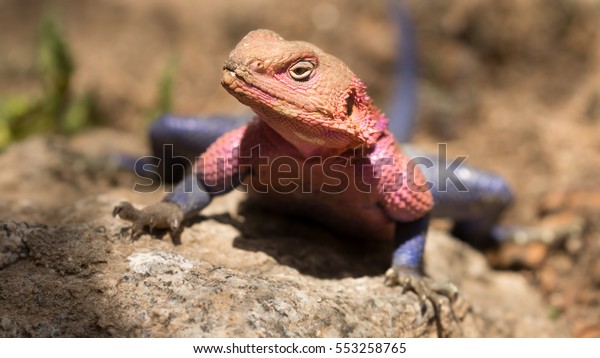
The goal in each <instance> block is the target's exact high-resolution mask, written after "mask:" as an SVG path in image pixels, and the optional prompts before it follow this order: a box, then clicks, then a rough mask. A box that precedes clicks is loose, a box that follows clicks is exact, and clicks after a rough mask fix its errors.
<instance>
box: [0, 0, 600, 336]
mask: <svg viewBox="0 0 600 358" xmlns="http://www.w3.org/2000/svg"><path fill="white" fill-rule="evenodd" d="M407 3H408V7H409V9H410V11H411V14H412V16H413V20H414V23H415V26H416V35H417V43H418V45H419V62H420V87H419V99H420V102H419V103H420V104H419V118H420V121H419V128H418V130H417V133H416V138H415V142H416V143H417V144H418V145H420V146H421V147H423V148H426V149H432V150H435V148H436V145H437V143H440V142H445V143H448V149H449V152H450V154H452V155H468V162H469V163H470V164H474V165H478V166H481V167H484V168H487V169H489V170H493V171H496V172H498V173H500V174H502V175H504V176H505V177H506V178H507V179H508V181H509V182H510V184H511V185H512V187H513V188H514V190H515V194H516V201H515V203H514V205H513V206H512V208H511V209H510V211H509V212H508V213H507V215H506V216H505V218H504V223H505V224H512V225H532V226H535V225H540V224H542V225H546V224H547V225H558V224H556V220H557V219H556V218H557V217H559V216H555V217H550V218H549V217H548V216H544V215H549V214H556V213H560V215H564V216H562V217H563V218H565V217H567V218H570V219H564V220H567V221H568V220H571V221H568V222H569V223H572V222H581V223H583V224H582V225H581V229H580V230H571V231H568V233H567V234H566V235H563V236H561V237H558V238H556V239H555V240H554V241H552V242H546V243H543V244H532V245H525V246H522V245H521V246H517V247H516V249H514V250H516V254H514V253H513V252H514V251H510V252H509V253H508V254H506V253H505V255H506V256H508V259H506V258H504V260H505V261H506V260H509V261H510V260H514V258H515V257H518V258H519V260H520V261H519V265H516V270H515V267H514V266H515V265H512V266H513V267H511V268H512V269H513V270H493V269H490V268H489V264H488V263H487V262H486V261H485V259H484V255H483V254H481V253H479V252H476V251H474V250H472V249H470V248H469V247H466V246H465V245H463V244H461V243H459V242H457V241H456V240H454V239H452V238H450V237H449V235H448V234H447V232H446V231H444V228H445V225H444V223H435V225H434V228H435V229H434V230H433V232H432V234H431V236H430V238H429V243H428V245H429V246H428V247H427V257H426V259H427V270H428V272H429V274H430V275H431V276H432V277H434V278H436V279H440V280H450V281H452V282H455V283H457V284H458V286H459V287H460V289H461V292H462V297H461V300H460V302H458V303H456V304H455V305H454V306H453V307H454V310H455V311H456V312H455V316H457V320H453V319H452V315H451V314H450V313H449V307H450V306H449V305H448V304H447V303H445V305H444V311H443V314H442V323H443V327H444V335H449V336H502V337H505V336H508V337H513V336H520V337H522V336H575V337H584V336H585V337H590V336H593V337H600V320H599V319H598V317H600V266H599V264H598V260H597V257H599V255H600V240H598V239H599V235H600V226H599V225H600V221H599V220H598V217H599V215H598V213H599V212H600V200H598V197H600V195H599V194H598V193H599V192H600V181H599V180H598V179H597V178H598V177H599V174H600V155H599V154H600V136H599V135H598V133H599V132H598V125H599V121H600V110H599V108H600V105H599V103H600V100H599V98H600V68H599V65H598V64H600V61H599V57H598V56H599V55H600V46H599V45H600V43H599V42H600V38H599V34H598V31H599V30H598V29H597V26H596V24H597V23H598V21H599V20H600V4H598V2H597V1H592V0H578V1H570V2H561V1H544V0H534V1H528V2H523V1H517V0H513V1H503V2H485V1H470V0H461V1H454V2H446V1H442V0H439V1H437V0H436V1H428V2H422V1H417V0H415V1H407ZM45 11H51V12H52V13H54V14H55V16H56V17H57V18H58V19H59V24H60V26H61V28H62V29H63V30H64V33H65V35H66V38H67V41H68V43H69V44H70V45H71V48H72V50H73V55H74V58H75V60H76V64H77V69H76V75H75V78H74V84H75V89H74V90H75V91H76V92H83V91H85V90H88V89H93V90H95V93H96V94H97V96H98V98H99V101H100V107H101V110H102V114H103V118H104V120H105V122H106V123H107V125H108V126H109V127H110V128H111V129H102V130H94V131H90V132H87V133H83V134H80V135H79V136H76V137H74V138H72V139H66V138H60V137H59V138H55V137H37V138H32V139H28V140H26V141H25V142H23V143H18V144H15V145H13V146H11V147H10V148H8V149H7V150H5V151H4V152H2V153H0V163H1V165H2V168H9V169H10V170H3V171H2V172H0V193H1V194H0V220H2V224H1V225H2V228H3V230H2V235H0V248H1V250H0V258H1V260H0V336H435V335H437V333H438V332H437V328H436V324H435V320H432V319H431V317H430V316H429V312H427V310H425V312H422V311H421V309H420V308H419V305H418V302H417V300H416V298H415V297H413V296H412V295H410V294H408V295H401V294H400V293H399V291H397V290H396V291H395V290H390V289H387V288H385V287H383V285H382V273H383V270H385V260H384V259H381V256H384V255H385V250H380V249H378V248H369V252H370V253H372V254H371V255H369V256H367V257H365V255H362V253H363V251H364V250H365V249H364V248H363V247H353V246H351V245H350V247H346V246H347V245H345V244H343V243H340V241H339V238H336V237H334V236H333V235H332V234H330V233H327V232H324V231H323V230H321V229H319V228H315V227H313V226H311V225H309V224H305V223H301V222H297V221H296V220H291V219H289V218H285V217H280V216H275V219H273V217H272V215H273V214H272V213H264V212H257V213H252V212H250V213H249V212H243V211H241V212H240V211H239V210H238V209H237V207H238V204H239V203H240V201H243V197H241V196H240V195H239V194H237V193H234V194H233V195H230V196H227V197H224V198H223V199H222V200H219V201H217V202H216V203H214V204H211V207H209V208H207V211H206V212H205V213H203V215H204V218H202V219H199V220H198V221H196V222H193V223H190V224H189V226H187V227H186V230H185V231H184V236H183V238H182V245H179V246H174V245H173V244H172V243H171V242H170V241H169V240H168V238H162V240H157V239H155V238H152V237H151V236H148V235H145V236H143V237H141V238H140V239H139V240H137V241H134V242H132V241H130V240H129V237H128V232H127V225H126V223H125V222H122V221H119V220H118V219H114V218H112V217H111V215H110V214H111V210H112V207H113V206H114V205H115V204H116V203H118V202H119V201H120V200H130V201H132V202H134V203H136V204H137V205H140V206H143V205H147V204H150V203H152V202H155V201H157V200H159V199H160V197H161V195H162V192H163V190H162V189H161V190H157V191H156V192H153V193H145V194H144V193H134V192H133V191H132V190H131V188H132V186H133V183H134V181H135V180H136V178H135V176H133V175H132V174H131V173H128V172H123V171H120V170H117V169H115V168H114V167H112V166H111V164H110V161H108V160H107V158H108V157H109V156H110V155H111V154H115V153H119V152H126V153H133V154H143V153H146V152H147V145H146V143H145V134H144V127H145V124H144V115H145V113H147V112H146V109H147V108H148V107H150V106H151V105H152V103H153V102H154V101H155V99H156V95H157V93H156V92H157V83H158V81H159V79H160V77H161V74H162V72H163V70H164V68H165V67H166V66H167V65H168V63H169V61H171V59H172V58H173V57H174V56H175V58H176V63H177V67H176V76H175V91H174V92H175V93H174V95H175V97H174V108H175V111H176V112H178V113H182V114H195V113H247V111H248V110H247V109H246V108H245V107H243V106H242V105H240V104H238V103H237V102H236V101H235V100H234V99H233V98H231V97H230V96H229V95H228V94H227V93H226V92H225V91H223V90H222V89H221V88H220V86H219V76H220V68H221V66H222V62H223V59H224V58H225V57H226V55H227V53H228V52H229V51H230V50H231V48H233V46H234V45H235V43H236V42H237V41H238V40H239V39H240V38H241V37H242V36H243V35H244V34H245V33H246V32H248V31H249V30H251V29H255V28H261V27H262V28H270V29H272V30H275V31H277V32H278V33H280V34H282V35H283V36H284V37H286V38H290V39H302V40H306V41H310V42H313V43H315V44H317V45H318V46H320V47H322V48H323V49H326V50H327V51H328V52H330V53H333V54H335V55H336V56H338V57H340V58H342V59H343V60H344V61H346V62H347V63H348V64H349V66H350V67H351V68H352V69H353V70H354V71H355V72H356V73H357V74H358V75H359V76H360V77H361V78H363V79H364V80H365V82H366V83H367V84H368V86H369V93H370V94H371V95H372V96H373V97H374V99H375V101H376V103H377V104H379V105H380V106H381V107H383V108H385V106H386V100H387V98H388V97H387V95H388V94H389V93H390V85H391V76H390V75H389V74H390V73H391V71H392V68H393V63H394V50H393V44H394V36H395V35H394V27H393V25H392V24H391V23H390V22H389V19H388V18H387V17H386V16H387V11H386V8H385V6H383V5H381V4H380V3H376V2H375V3H372V2H362V1H345V2H342V1H328V2H321V1H302V2H285V3H282V2H277V1H267V0H261V1H249V0H248V1H235V2H234V1H231V2H228V1H223V2H218V3H217V2H205V1H198V2H194V3H190V2H187V1H183V0H181V1H179V0H178V1H171V2H169V3H168V4H167V3H164V2H161V1H154V0H151V1H144V2H125V1H118V0H106V1H103V2H92V1H78V2H73V1H38V2H22V1H17V0H8V1H3V2H2V3H1V4H0V29H1V30H2V31H0V47H1V48H2V49H3V51H2V52H3V55H2V56H0V77H1V78H2V80H1V81H0V96H5V95H12V94H25V95H39V94H40V92H41V90H40V88H39V83H38V81H37V79H36V77H35V71H34V66H35V48H36V45H35V44H36V40H35V39H36V29H37V27H38V24H39V21H40V18H41V16H42V14H43V13H44V12H45ZM323 13H325V14H328V16H326V17H323V15H322V14H323ZM569 198H580V199H579V200H575V199H573V200H569ZM559 218H560V217H559ZM553 220H554V223H552V222H553ZM558 220H560V219H558ZM548 223H552V224H548ZM511 250H512V249H511ZM380 251H383V252H382V253H381V252H380ZM496 259H497V258H496ZM492 262H494V261H492ZM495 264H496V265H498V262H497V261H496V262H495ZM508 266H511V265H508ZM315 317H318V318H315Z"/></svg>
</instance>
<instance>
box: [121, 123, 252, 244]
mask: <svg viewBox="0 0 600 358" xmlns="http://www.w3.org/2000/svg"><path fill="white" fill-rule="evenodd" d="M250 128H253V127H252V126H250ZM248 132H252V130H249V131H248V126H243V127H240V128H238V129H234V130H232V131H230V132H228V133H226V134H225V135H223V136H222V137H220V138H219V139H218V140H217V141H216V142H215V143H213V144H212V145H211V146H210V147H209V148H208V149H207V150H206V152H205V153H204V154H203V155H202V156H201V157H200V159H199V160H198V162H197V163H196V168H195V170H194V171H193V173H192V174H189V175H187V176H186V177H185V178H184V180H183V181H181V182H180V183H179V184H178V185H177V186H176V187H175V189H174V190H173V192H171V193H169V194H168V195H166V196H165V197H164V198H163V199H162V201H160V202H158V203H156V204H153V205H150V206H148V207H146V208H144V209H142V210H137V209H135V208H134V207H133V206H132V205H131V204H130V203H128V202H123V203H120V204H119V205H117V206H116V207H115V209H114V211H113V215H115V216H117V215H119V216H120V217H121V218H122V219H124V220H128V221H131V222H132V223H133V226H132V237H135V236H137V235H139V234H140V233H141V232H142V231H143V230H144V228H146V227H147V228H149V229H150V231H152V230H153V229H155V228H157V229H170V230H171V233H172V234H173V235H174V234H175V233H176V232H177V231H178V230H179V226H180V224H181V222H182V221H183V220H185V219H188V218H191V217H193V216H194V215H196V214H197V213H198V211H200V210H202V209H204V207H206V206H207V205H208V204H209V203H210V201H211V198H212V196H213V195H219V194H224V193H226V192H229V191H231V190H232V189H233V188H234V187H235V186H236V185H237V184H239V182H240V181H241V178H242V177H243V176H244V175H246V174H247V172H248V167H247V166H242V165H241V164H242V163H241V162H240V157H239V155H240V151H241V150H243V149H241V148H246V147H248V146H249V145H250V143H252V142H251V141H252V139H253V136H247V133H248ZM173 235H172V236H173ZM173 237H174V236H173Z"/></svg>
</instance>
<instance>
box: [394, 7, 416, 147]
mask: <svg viewBox="0 0 600 358" xmlns="http://www.w3.org/2000/svg"><path fill="white" fill-rule="evenodd" d="M388 8H389V9H390V17H391V18H392V21H393V22H394V23H395V24H396V26H397V27H398V32H399V34H398V36H397V39H396V41H397V42H396V45H395V51H396V56H395V58H396V63H395V65H394V73H393V76H394V85H393V86H394V88H393V90H392V97H391V101H390V102H391V103H390V104H389V108H388V109H389V110H388V113H387V114H388V117H389V119H390V123H389V129H390V131H391V132H392V133H393V134H394V137H396V139H397V140H398V141H399V142H401V143H406V142H408V141H409V140H410V139H411V137H412V134H413V131H414V127H415V122H416V107H417V58H416V57H417V55H416V54H417V50H416V43H415V42H416V41H415V34H414V29H413V24H412V21H411V19H410V16H409V14H408V11H407V10H406V8H405V6H404V4H403V3H402V0H388Z"/></svg>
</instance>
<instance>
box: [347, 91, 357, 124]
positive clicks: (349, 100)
mask: <svg viewBox="0 0 600 358" xmlns="http://www.w3.org/2000/svg"><path fill="white" fill-rule="evenodd" d="M355 97H356V92H354V91H352V92H350V95H349V96H348V98H346V118H350V116H352V113H354V107H355V106H356V103H355V101H354V98H355Z"/></svg>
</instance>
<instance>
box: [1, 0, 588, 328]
mask: <svg viewBox="0 0 600 358" xmlns="http://www.w3.org/2000/svg"><path fill="white" fill-rule="evenodd" d="M404 3H405V5H406V7H407V8H408V9H409V12H410V14H411V17H412V20H413V22H414V26H415V33H416V41H417V46H418V61H419V73H418V76H419V87H418V91H419V92H418V97H419V104H418V117H419V124H418V128H417V133H416V138H415V142H416V143H418V144H419V145H420V146H422V147H424V148H427V149H432V150H435V148H436V145H437V143H439V142H447V143H449V146H448V149H449V152H450V154H452V155H467V156H468V157H469V159H468V163H470V164H473V165H479V166H482V167H485V168H488V169H490V170H494V171H496V172H499V173H501V174H503V175H505V176H506V177H507V178H508V180H509V182H510V183H511V185H512V186H513V187H514V189H515V192H516V195H517V200H516V203H515V205H514V207H513V208H512V209H511V211H510V212H509V213H508V215H507V217H506V219H505V221H506V222H509V223H510V222H512V223H526V224H534V223H537V222H539V220H540V217H541V213H543V212H546V211H560V212H562V211H569V212H575V213H576V214H574V215H575V217H576V219H577V220H581V221H583V222H585V225H584V229H583V230H582V231H580V232H578V234H577V235H575V236H576V237H571V238H570V239H569V240H566V241H561V242H560V243H558V244H556V243H553V244H547V245H545V246H544V247H542V248H540V247H537V246H536V247H533V248H531V247H529V248H527V249H524V250H525V252H524V253H522V255H525V256H524V257H529V256H527V255H534V257H535V259H533V261H531V262H529V261H526V259H524V260H525V261H526V262H524V264H523V265H522V266H524V267H525V271H524V273H525V274H526V275H529V278H530V279H531V282H532V283H533V284H535V285H537V287H539V288H540V290H541V292H543V293H544V294H545V295H546V297H547V300H548V302H549V303H550V305H551V306H552V307H553V311H552V313H550V314H552V315H555V316H556V317H561V318H563V319H564V320H565V322H566V324H568V325H569V327H570V329H571V332H573V334H574V335H578V336H584V335H600V325H599V324H598V318H597V317H600V314H599V313H600V307H599V306H600V264H598V260H597V257H598V254H600V243H599V241H600V234H599V223H600V220H598V213H600V194H599V193H600V179H599V178H600V155H599V154H600V130H599V125H600V34H599V32H600V26H599V25H600V1H598V0H563V1H561V0H504V1H484V0H455V1H446V0H427V1H423V0H406V1H404ZM393 20H394V19H390V18H389V9H388V8H387V4H386V3H385V2H384V1H369V2H367V1H360V0H346V1H342V0H339V1H336V0H328V1H323V0H303V1H285V2H283V1H276V0H238V1H206V0H195V1H192V0H171V1H168V2H167V1H159V0H102V1H99V0H94V1H91V0H54V1H51V0H47V1H43V0H0V147H2V148H4V150H5V151H6V150H7V148H10V146H11V145H13V144H14V143H15V142H17V141H19V140H21V139H23V138H25V137H28V136H30V135H33V134H37V135H38V136H39V135H43V136H50V135H55V134H60V135H66V136H75V138H76V137H77V136H78V135H81V133H84V132H88V131H89V130H90V129H91V128H94V127H110V128H113V129H116V130H117V131H118V132H120V133H123V135H124V136H123V137H119V139H120V140H127V138H129V137H131V138H136V140H138V141H143V140H144V138H145V130H146V128H147V126H148V124H149V123H150V122H151V121H152V119H153V118H154V117H155V116H156V115H158V114H160V113H162V112H164V111H171V112H175V113H180V114H198V113H204V114H206V113H208V114H210V113H238V114H242V113H249V111H248V109H246V108H245V107H244V106H242V105H241V104H239V103H238V102H237V101H236V100H235V99H233V98H232V97H231V96H229V95H228V94H227V93H226V92H225V91H224V90H223V89H222V88H221V86H220V75H221V71H220V70H221V68H222V64H223V61H224V59H225V58H226V57H227V55H228V53H229V51H231V49H232V48H233V47H234V46H235V44H236V43H237V42H238V41H239V40H240V39H241V38H242V37H243V36H244V35H245V34H246V33H247V32H248V31H250V30H253V29H257V28H268V29H271V30H274V31H276V32H278V33H279V34H281V35H282V36H283V37H284V38H286V39H298V40H305V41H309V42H312V43H314V44H316V45H317V46H319V47H321V48H322V49H324V50H325V51H327V52H329V53H331V54H334V55H335V56H337V57H339V58H341V59H342V60H343V61H345V62H346V63H347V64H348V65H349V66H350V68H352V69H353V70H354V72H355V73H357V74H358V76H359V77H360V78H362V79H363V80H364V81H365V82H366V83H367V85H368V87H369V93H370V95H371V96H372V97H373V98H374V100H375V102H376V103H377V104H378V105H379V106H380V107H381V108H382V109H384V111H385V109H386V108H387V106H388V100H389V95H390V91H391V85H392V83H393V76H392V74H393V71H394V61H395V56H396V52H395V48H394V44H395V41H396V37H397V35H398V33H397V30H396V27H395V25H394V23H393V22H392V21H393ZM128 136H129V137H128ZM87 140H89V139H87ZM86 145H88V146H93V145H94V143H93V140H89V141H88V142H87V144H86ZM110 145H111V144H110V143H109V142H106V141H105V142H103V144H100V146H110ZM145 150H146V149H145V148H139V152H141V153H143V152H144V151H145ZM2 155H3V154H2V152H0V156H2ZM13 165H15V166H17V165H19V163H15V164H13ZM5 168H6V165H5ZM3 175H5V176H6V175H10V173H5V174H3ZM0 179H2V178H0ZM2 180H4V181H2ZM2 180H0V183H2V182H4V183H8V182H11V183H12V182H14V180H13V181H10V180H8V179H2ZM96 187H98V186H96ZM0 191H1V192H0V195H3V194H7V195H8V193H7V192H8V191H11V193H10V194H11V195H12V196H19V195H24V196H26V195H28V194H27V193H25V192H19V191H14V188H12V187H9V186H6V185H3V186H1V187H0ZM55 199H57V200H58V199H59V198H55ZM60 199H62V200H64V197H61V198H60ZM571 199H572V200H571ZM571 218H572V217H569V219H565V220H567V221H568V220H571ZM536 250H537V251H536ZM540 250H541V251H540ZM540 252H541V254H540ZM536 254H537V255H538V256H535V255H536ZM590 332H591V333H590Z"/></svg>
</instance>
